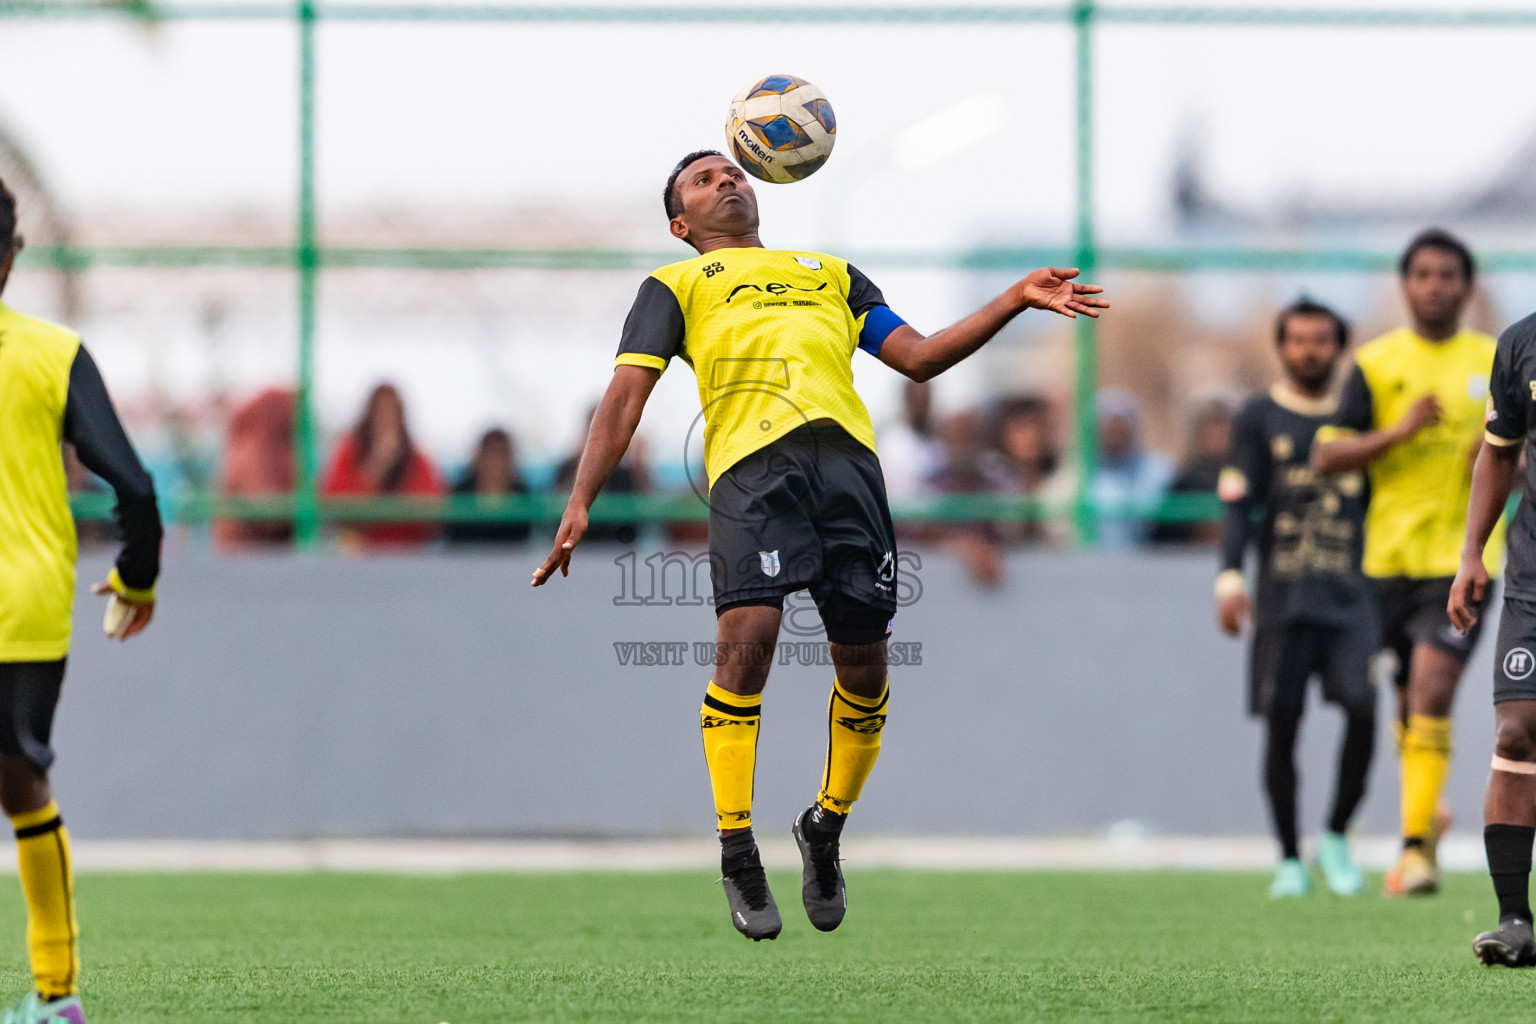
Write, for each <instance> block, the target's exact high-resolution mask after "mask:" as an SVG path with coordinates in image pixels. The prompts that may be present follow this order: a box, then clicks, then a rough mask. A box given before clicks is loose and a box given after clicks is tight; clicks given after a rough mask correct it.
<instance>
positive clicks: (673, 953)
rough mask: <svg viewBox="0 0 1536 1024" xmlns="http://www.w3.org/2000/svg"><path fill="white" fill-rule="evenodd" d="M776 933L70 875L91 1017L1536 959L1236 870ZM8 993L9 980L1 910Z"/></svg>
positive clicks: (619, 886) (1142, 985) (962, 877)
mask: <svg viewBox="0 0 1536 1024" xmlns="http://www.w3.org/2000/svg"><path fill="white" fill-rule="evenodd" d="M772 880H773V884H774V889H775V892H776V893H777V895H778V896H779V899H780V906H781V909H782V911H783V912H784V917H785V931H784V934H783V935H782V936H780V938H779V939H778V941H776V942H764V943H761V944H753V943H750V942H747V941H746V940H744V939H742V938H740V937H739V936H738V935H737V934H736V933H735V931H734V930H732V928H731V926H730V922H729V920H728V919H727V916H726V912H725V901H724V899H723V898H722V896H721V894H720V892H719V887H718V886H716V885H714V884H713V883H714V876H713V875H711V874H709V873H707V872H698V873H690V874H664V875H646V874H640V875H617V874H601V875H547V876H538V875H532V876H529V875H524V876H509V875H471V876H465V877H459V878H449V879H438V878H408V877H378V876H361V875H326V874H319V875H296V876H283V875H266V876H257V875H217V874H214V875H125V876H111V875H88V876H85V877H82V878H81V879H80V880H79V886H78V890H79V905H80V920H81V924H82V927H83V929H84V938H83V949H84V956H85V974H84V995H85V999H86V1006H87V1009H88V1011H89V1013H90V1015H91V1019H92V1021H93V1022H94V1024H113V1022H122V1024H127V1022H155V1024H167V1022H179V1021H197V1022H199V1024H223V1022H234V1021H250V1022H257V1021H260V1022H269V1021H270V1022H278V1021H281V1022H285V1024H292V1022H299V1021H310V1020H313V1021H325V1022H328V1024H353V1022H355V1024H393V1022H400V1024H439V1022H442V1021H447V1022H449V1024H489V1022H497V1024H499V1022H506V1021H625V1022H634V1021H763V1022H766V1021H794V1022H802V1021H838V1022H843V1021H881V1022H897V1024H929V1022H941V1021H983V1020H985V1021H1035V1020H1039V1021H1095V1022H1102V1021H1122V1020H1125V1021H1129V1020H1136V1021H1222V1022H1231V1021H1306V1022H1322V1021H1350V1022H1359V1021H1383V1022H1391V1024H1407V1022H1410V1021H1435V1022H1446V1021H1462V1020H1465V1021H1490V1020H1515V1019H1525V1018H1526V1017H1528V1015H1529V1014H1530V1013H1531V1012H1532V1007H1533V1006H1536V970H1532V971H1508V970H1502V969H1499V970H1487V969H1484V968H1482V967H1479V966H1478V965H1477V964H1476V963H1475V962H1474V960H1473V958H1472V954H1471V952H1470V940H1471V938H1472V936H1473V934H1474V933H1475V932H1476V931H1478V930H1480V929H1481V928H1485V927H1488V926H1489V925H1490V923H1491V922H1492V920H1493V917H1494V907H1493V901H1492V896H1491V894H1490V892H1489V891H1488V883H1487V881H1486V879H1485V878H1482V877H1478V876H1474V875H1465V876H1455V877H1452V878H1450V879H1449V880H1448V885H1447V888H1446V892H1445V893H1444V894H1443V895H1441V896H1440V897H1438V898H1435V899H1428V900H1419V901H1413V902H1407V901H1388V900H1385V899H1383V898H1381V897H1380V896H1379V895H1377V894H1376V893H1375V892H1374V891H1372V892H1369V893H1367V894H1366V895H1364V896H1362V897H1359V898H1357V899H1354V900H1341V899H1336V898H1332V897H1329V896H1327V895H1326V894H1321V893H1319V894H1314V895H1312V896H1310V897H1308V898H1307V899H1305V900H1302V901H1298V902H1293V903H1286V904H1273V903H1270V902H1269V901H1268V900H1267V899H1266V898H1265V896H1264V889H1265V884H1266V879H1265V878H1262V877H1260V876H1257V875H1246V874H1195V873H1190V874H1168V873H1148V874H1141V873H1135V874H1131V873H1127V874H1014V873H970V874H932V873H918V872H899V871H858V870H856V869H855V870H853V871H852V872H851V877H850V882H851V887H852V888H851V892H852V895H851V899H850V905H851V909H850V912H849V916H848V920H847V922H846V923H845V924H844V926H843V928H842V929H841V930H840V931H838V932H836V933H834V934H830V935H823V934H820V933H817V932H815V931H814V930H813V929H812V928H811V927H810V925H809V924H808V923H807V922H806V920H805V918H804V915H803V914H802V913H801V911H800V908H799V896H798V893H799V885H798V881H799V880H798V878H796V877H794V876H790V875H783V874H775V875H773V876H772ZM0 896H3V899H4V900H5V901H8V902H6V904H5V907H4V909H0V921H7V922H9V923H10V926H11V927H10V934H11V936H12V937H11V938H10V940H9V941H10V943H11V945H10V946H9V949H10V950H11V953H10V956H9V957H8V958H7V960H6V961H5V962H6V963H7V964H8V971H9V973H6V974H5V975H4V976H3V977H0V983H3V984H5V986H6V987H7V989H8V990H9V991H13V992H15V993H18V994H19V993H20V992H23V991H25V988H26V985H27V978H26V976H25V973H24V971H23V965H22V936H21V932H22V913H21V904H20V898H19V895H17V894H16V893H15V887H14V884H13V883H4V882H3V880H0Z"/></svg>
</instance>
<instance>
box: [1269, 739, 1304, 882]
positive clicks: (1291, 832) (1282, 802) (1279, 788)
mask: <svg viewBox="0 0 1536 1024" xmlns="http://www.w3.org/2000/svg"><path fill="white" fill-rule="evenodd" d="M1300 722H1301V716H1299V715H1291V714H1287V713H1284V712H1279V713H1276V711H1274V710H1272V711H1271V712H1270V715H1269V731H1268V739H1267V741H1266V744H1265V750H1264V789H1265V791H1266V792H1267V793H1268V794H1269V813H1270V815H1271V816H1272V817H1273V819H1274V823H1275V837H1276V838H1278V839H1279V840H1280V853H1281V856H1283V857H1299V856H1301V850H1300V846H1299V844H1298V842H1297V838H1296V728H1297V726H1298V725H1299V724H1300Z"/></svg>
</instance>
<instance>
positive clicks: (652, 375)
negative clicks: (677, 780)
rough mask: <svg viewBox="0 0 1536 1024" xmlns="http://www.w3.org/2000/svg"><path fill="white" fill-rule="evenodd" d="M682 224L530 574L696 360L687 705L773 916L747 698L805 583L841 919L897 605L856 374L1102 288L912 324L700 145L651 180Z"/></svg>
mask: <svg viewBox="0 0 1536 1024" xmlns="http://www.w3.org/2000/svg"><path fill="white" fill-rule="evenodd" d="M663 201H664V203H665V206H666V213H667V219H668V221H669V224H670V227H671V231H672V235H673V236H674V237H675V238H678V239H681V240H682V241H684V242H687V243H688V244H689V245H691V246H692V247H693V248H694V249H696V250H697V251H698V253H699V255H698V256H696V257H695V258H693V259H690V260H686V261H684V262H682V263H674V264H672V265H670V266H666V267H662V268H661V269H660V270H658V271H656V272H655V273H654V274H652V275H651V276H650V277H649V278H647V279H646V280H645V282H644V283H643V284H641V286H640V292H639V295H638V296H637V297H636V299H635V304H634V307H633V309H631V311H630V314H629V317H628V319H627V320H626V322H625V324H624V333H623V337H622V339H621V340H620V342H619V354H618V358H617V365H616V366H615V367H614V373H613V379H612V382H611V383H610V385H609V387H608V390H607V393H606V394H605V395H604V396H603V400H602V403H601V404H600V405H599V407H598V410H597V414H596V416H595V417H594V418H593V420H592V427H591V430H590V432H589V434H588V437H587V442H586V448H585V450H584V451H583V453H582V457H581V464H580V468H579V469H578V470H577V474H576V482H575V485H574V486H573V487H572V490H571V497H570V502H569V504H568V505H567V506H566V509H565V515H564V516H563V518H562V519H561V522H560V529H559V532H558V534H557V535H556V537H555V543H554V549H553V550H552V551H551V553H550V556H549V558H548V559H547V560H546V561H545V562H544V564H543V565H542V566H540V567H539V568H538V569H536V570H535V571H534V574H533V585H534V586H540V585H542V584H544V583H547V582H549V580H550V579H551V578H552V576H553V573H554V570H555V569H557V568H558V569H559V570H560V572H561V573H562V574H565V573H568V572H569V566H570V560H571V553H572V551H573V549H574V548H575V546H576V545H577V543H579V542H580V540H581V538H582V534H583V533H585V532H586V529H587V511H588V509H589V508H590V507H591V505H592V502H593V500H594V499H596V497H597V494H598V491H599V490H601V488H602V486H603V482H604V480H606V479H607V477H608V474H609V473H610V472H611V471H612V470H613V468H614V467H615V466H616V465H617V464H618V462H619V459H620V457H621V456H622V455H623V454H624V450H625V448H626V447H627V446H628V445H629V442H630V438H631V437H632V435H633V434H634V431H635V427H636V425H637V424H638V423H639V422H640V414H641V411H642V410H643V409H644V407H645V403H646V400H647V398H649V396H650V394H651V389H652V388H653V387H655V385H656V381H657V379H658V378H659V377H660V376H661V373H662V371H663V370H665V369H666V367H667V365H668V363H669V361H670V360H671V359H672V358H673V357H677V358H680V359H682V360H683V361H684V362H686V363H688V364H689V365H690V366H691V367H692V368H693V371H694V373H695V375H696V376H697V378H698V383H699V398H700V401H701V403H702V405H703V408H704V420H705V427H704V462H705V470H706V472H707V473H708V476H709V480H710V491H709V547H710V568H711V577H712V582H713V587H714V597H715V614H716V616H717V620H716V622H717V625H716V629H717V636H718V640H719V646H718V650H719V651H721V652H723V654H722V656H719V657H717V659H716V666H715V673H714V678H713V679H712V680H711V681H710V682H709V685H708V687H707V689H706V691H705V696H704V704H703V706H702V707H701V708H700V710H699V717H700V726H701V729H702V732H703V737H704V754H705V760H706V762H707V764H708V767H709V776H710V783H711V786H712V788H713V791H714V802H715V815H716V824H717V826H718V828H719V831H720V843H721V874H722V875H723V879H722V880H723V884H724V887H725V894H726V899H727V902H728V904H729V907H730V914H731V922H732V924H734V925H735V927H736V929H737V930H738V931H740V932H741V933H742V934H743V935H745V936H747V937H748V938H750V939H754V940H761V939H771V938H774V937H775V936H777V935H778V934H779V931H780V929H781V927H782V923H781V921H780V918H779V911H778V908H777V906H776V905H775V903H774V900H773V896H772V894H771V893H770V892H769V890H768V882H767V879H766V877H765V876H764V874H763V868H762V863H761V861H760V860H759V857H758V852H757V845H756V843H755V841H754V839H753V833H752V792H753V782H754V769H755V764H756V750H757V735H758V722H759V714H760V710H761V704H762V692H763V687H764V685H765V684H766V683H767V680H768V669H769V666H770V665H771V663H772V654H773V651H774V646H775V644H776V642H777V640H778V635H779V621H780V617H781V613H782V609H783V605H784V598H785V595H787V594H790V593H793V592H795V591H799V590H805V589H807V588H809V590H810V592H811V597H812V599H813V600H814V601H815V603H816V606H817V609H818V610H819V611H820V613H821V617H822V621H823V623H824V624H825V626H826V630H827V640H828V642H829V644H830V646H831V653H832V661H833V665H834V669H835V678H834V680H833V684H832V694H831V697H830V706H829V710H828V716H827V718H828V731H829V736H828V742H827V752H826V759H825V763H824V769H823V772H822V782H821V791H820V793H819V794H818V796H817V798H816V801H815V803H813V804H812V805H811V806H810V807H809V808H807V809H806V810H805V811H803V812H802V813H801V814H800V815H799V816H798V817H797V818H796V819H795V822H794V825H793V827H792V830H791V831H792V834H793V835H794V837H795V840H796V842H797V844H798V845H799V848H800V854H801V859H802V861H803V874H802V884H801V897H802V901H803V903H804V905H805V910H806V914H807V916H808V917H809V918H810V920H811V923H812V924H813V925H815V926H816V927H817V928H818V929H821V930H822V931H831V930H832V929H834V928H836V927H837V926H838V925H839V924H840V923H841V922H842V920H843V913H844V910H845V908H846V905H847V896H846V892H845V890H844V885H843V876H842V871H841V869H840V868H839V866H838V842H839V838H840V836H841V833H842V828H843V823H844V820H845V818H846V817H847V814H848V812H849V810H850V809H851V808H852V807H853V804H854V801H856V800H857V799H858V798H859V794H860V792H861V791H862V789H863V786H864V782H865V779H866V778H867V777H868V775H869V772H870V769H871V768H873V767H874V764H875V759H876V757H877V756H878V755H879V753H880V734H881V730H882V729H883V727H884V724H885V721H886V711H887V697H888V688H887V683H886V674H887V673H886V666H887V660H886V638H887V637H888V636H889V634H890V624H891V619H892V616H893V615H894V614H895V611H896V542H895V539H894V536H893V530H892V526H891V516H890V511H889V509H888V507H887V504H886V495H885V481H884V477H883V476H882V474H881V470H880V463H879V461H878V460H877V459H876V457H875V452H874V447H875V443H874V430H873V428H872V427H871V424H870V420H869V413H868V412H867V411H865V408H864V404H863V402H861V401H860V399H859V396H858V394H857V393H856V392H855V391H854V389H853V368H852V359H853V355H854V352H855V350H856V349H863V350H865V351H866V352H868V353H870V354H871V355H873V356H875V357H876V358H878V359H879V360H880V361H881V362H883V363H885V364H886V365H887V366H890V367H892V368H893V369H895V370H897V371H898V372H900V373H902V374H905V375H906V376H907V377H909V378H911V379H913V380H918V381H923V380H928V379H930V378H932V377H934V376H936V375H938V374H940V373H943V372H944V371H945V370H947V369H949V368H950V367H951V366H954V365H955V364H956V363H958V362H960V361H961V360H962V359H964V358H965V357H967V356H969V355H970V354H972V353H973V352H975V351H976V350H977V349H979V348H981V346H982V345H984V344H986V343H987V341H989V340H990V339H991V338H992V337H993V336H994V335H996V334H997V332H998V331H999V330H1001V329H1002V328H1003V326H1004V325H1005V324H1007V323H1008V322H1009V321H1010V320H1012V319H1013V318H1014V317H1015V316H1017V315H1019V314H1020V313H1022V312H1023V311H1024V310H1026V309H1031V308H1035V309H1049V310H1054V311H1055V312H1058V313H1061V314H1064V315H1066V316H1069V317H1071V316H1076V315H1078V314H1080V313H1081V314H1086V315H1088V316H1096V315H1097V313H1098V310H1099V309H1101V308H1104V307H1105V306H1106V305H1107V303H1105V302H1104V301H1103V300H1102V299H1099V298H1097V297H1095V296H1096V294H1097V293H1098V292H1100V291H1101V289H1099V288H1097V287H1094V286H1092V285H1083V284H1076V283H1074V282H1073V280H1072V279H1073V278H1074V277H1076V276H1077V271H1076V270H1057V269H1042V270H1036V271H1035V272H1034V273H1032V274H1030V275H1029V276H1028V277H1026V278H1024V279H1023V280H1022V281H1019V282H1018V283H1017V284H1015V285H1013V286H1012V287H1011V288H1009V289H1008V290H1007V291H1006V292H1004V293H1003V294H1002V295H1001V296H999V297H998V298H996V299H994V300H993V301H992V302H989V303H988V304H987V305H985V306H983V307H982V308H981V309H980V310H978V311H977V312H975V313H972V314H971V315H970V316H967V317H965V318H964V319H963V320H960V321H959V322H958V323H956V324H954V325H953V326H951V327H949V328H946V329H945V330H943V331H940V332H939V333H937V334H934V335H933V336H931V337H924V336H923V335H922V334H920V333H918V332H917V331H916V330H914V329H913V328H911V327H909V326H908V325H907V324H906V323H905V322H904V321H903V320H902V319H901V318H900V317H898V316H897V315H896V314H895V313H894V312H892V311H891V309H890V307H888V306H887V305H886V303H885V299H884V297H883V296H882V295H881V294H880V291H879V290H878V289H877V288H876V287H875V286H874V285H873V284H872V283H871V282H870V280H869V279H868V278H867V277H865V276H864V275H863V274H861V273H860V272H859V271H858V269H857V268H855V267H853V266H850V265H849V264H848V263H847V262H846V261H844V260H840V259H838V258H836V257H834V256H828V255H825V254H823V253H816V252H801V251H786V250H777V249H768V248H765V247H764V246H763V243H762V241H761V239H760V238H759V237H758V223H759V222H758V210H757V197H756V195H755V194H754V193H753V191H752V187H751V185H750V184H749V183H748V181H747V177H746V174H745V173H744V172H743V171H742V170H741V168H740V167H737V166H736V165H735V164H734V163H732V162H731V161H730V160H728V159H726V158H725V157H724V156H722V155H720V154H719V153H717V152H714V151H712V150H701V151H698V152H695V153H690V154H688V155H687V156H685V157H684V158H683V159H682V160H681V161H680V162H679V163H678V164H677V166H676V167H675V168H674V169H673V171H672V174H671V176H670V177H669V178H668V179H667V183H666V187H665V189H664V191H663Z"/></svg>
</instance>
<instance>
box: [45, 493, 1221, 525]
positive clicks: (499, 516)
mask: <svg viewBox="0 0 1536 1024" xmlns="http://www.w3.org/2000/svg"><path fill="white" fill-rule="evenodd" d="M565 501H566V499H565V496H564V495H560V494H524V495H507V496H506V497H503V498H480V497H476V496H474V495H458V496H453V497H447V498H432V497H405V496H399V495H384V496H375V497H358V498H327V499H323V500H322V501H321V502H320V518H321V519H322V520H326V521H329V522H553V521H556V520H558V519H559V518H560V515H561V513H562V512H563V511H564V510H565ZM70 504H71V507H72V508H73V510H74V513H75V515H76V516H77V517H78V518H80V519H86V520H104V519H109V518H110V517H111V512H112V505H113V499H112V496H111V495H109V494H96V493H91V494H75V495H71V497H70ZM163 504H164V505H165V506H166V507H165V514H166V518H167V519H169V520H172V521H174V522H178V523H183V524H187V525H196V524H202V523H207V522H209V521H210V520H213V519H233V520H241V521H263V520H284V519H292V518H293V517H294V515H295V512H296V510H297V502H296V500H295V498H294V496H292V495H286V494H280V495H271V496H262V497H219V496H216V495H194V496H190V497H187V498H183V499H181V500H178V501H169V500H167V501H164V502H163ZM1099 512H1100V514H1101V515H1133V516H1137V517H1141V518H1146V519H1152V520H1156V521H1158V522H1203V521H1208V520H1211V519H1216V518H1219V517H1220V516H1221V502H1220V501H1219V500H1218V499H1217V498H1216V496H1215V495H1214V494H1173V495H1169V496H1167V497H1166V498H1164V499H1163V500H1162V501H1160V502H1158V503H1156V504H1153V505H1145V504H1137V503H1104V504H1101V505H1100V506H1099ZM1070 513H1071V505H1070V503H1069V502H1059V501H1057V502H1050V501H1037V500H1035V499H1032V498H1028V497H1023V496H1019V495H1009V494H943V495H934V496H932V497H923V498H917V499H906V500H897V501H893V502H892V503H891V514H892V517H893V518H894V519H895V520H896V521H897V522H908V523H928V522H931V523H944V522H970V521H976V520H990V519H997V520H1015V521H1032V520H1039V519H1057V518H1062V517H1065V516H1067V515H1069V514H1070ZM589 518H590V519H591V521H593V522H609V523H612V522H628V521H633V520H648V519H650V520H667V521H670V522H690V521H696V522H702V521H705V520H707V519H708V518H709V506H708V505H707V504H706V503H705V501H704V500H703V499H702V498H700V497H698V496H696V495H693V494H672V495H657V494H604V495H602V496H600V497H599V498H598V499H597V502H596V504H594V505H593V506H592V510H591V512H590V513H589Z"/></svg>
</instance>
